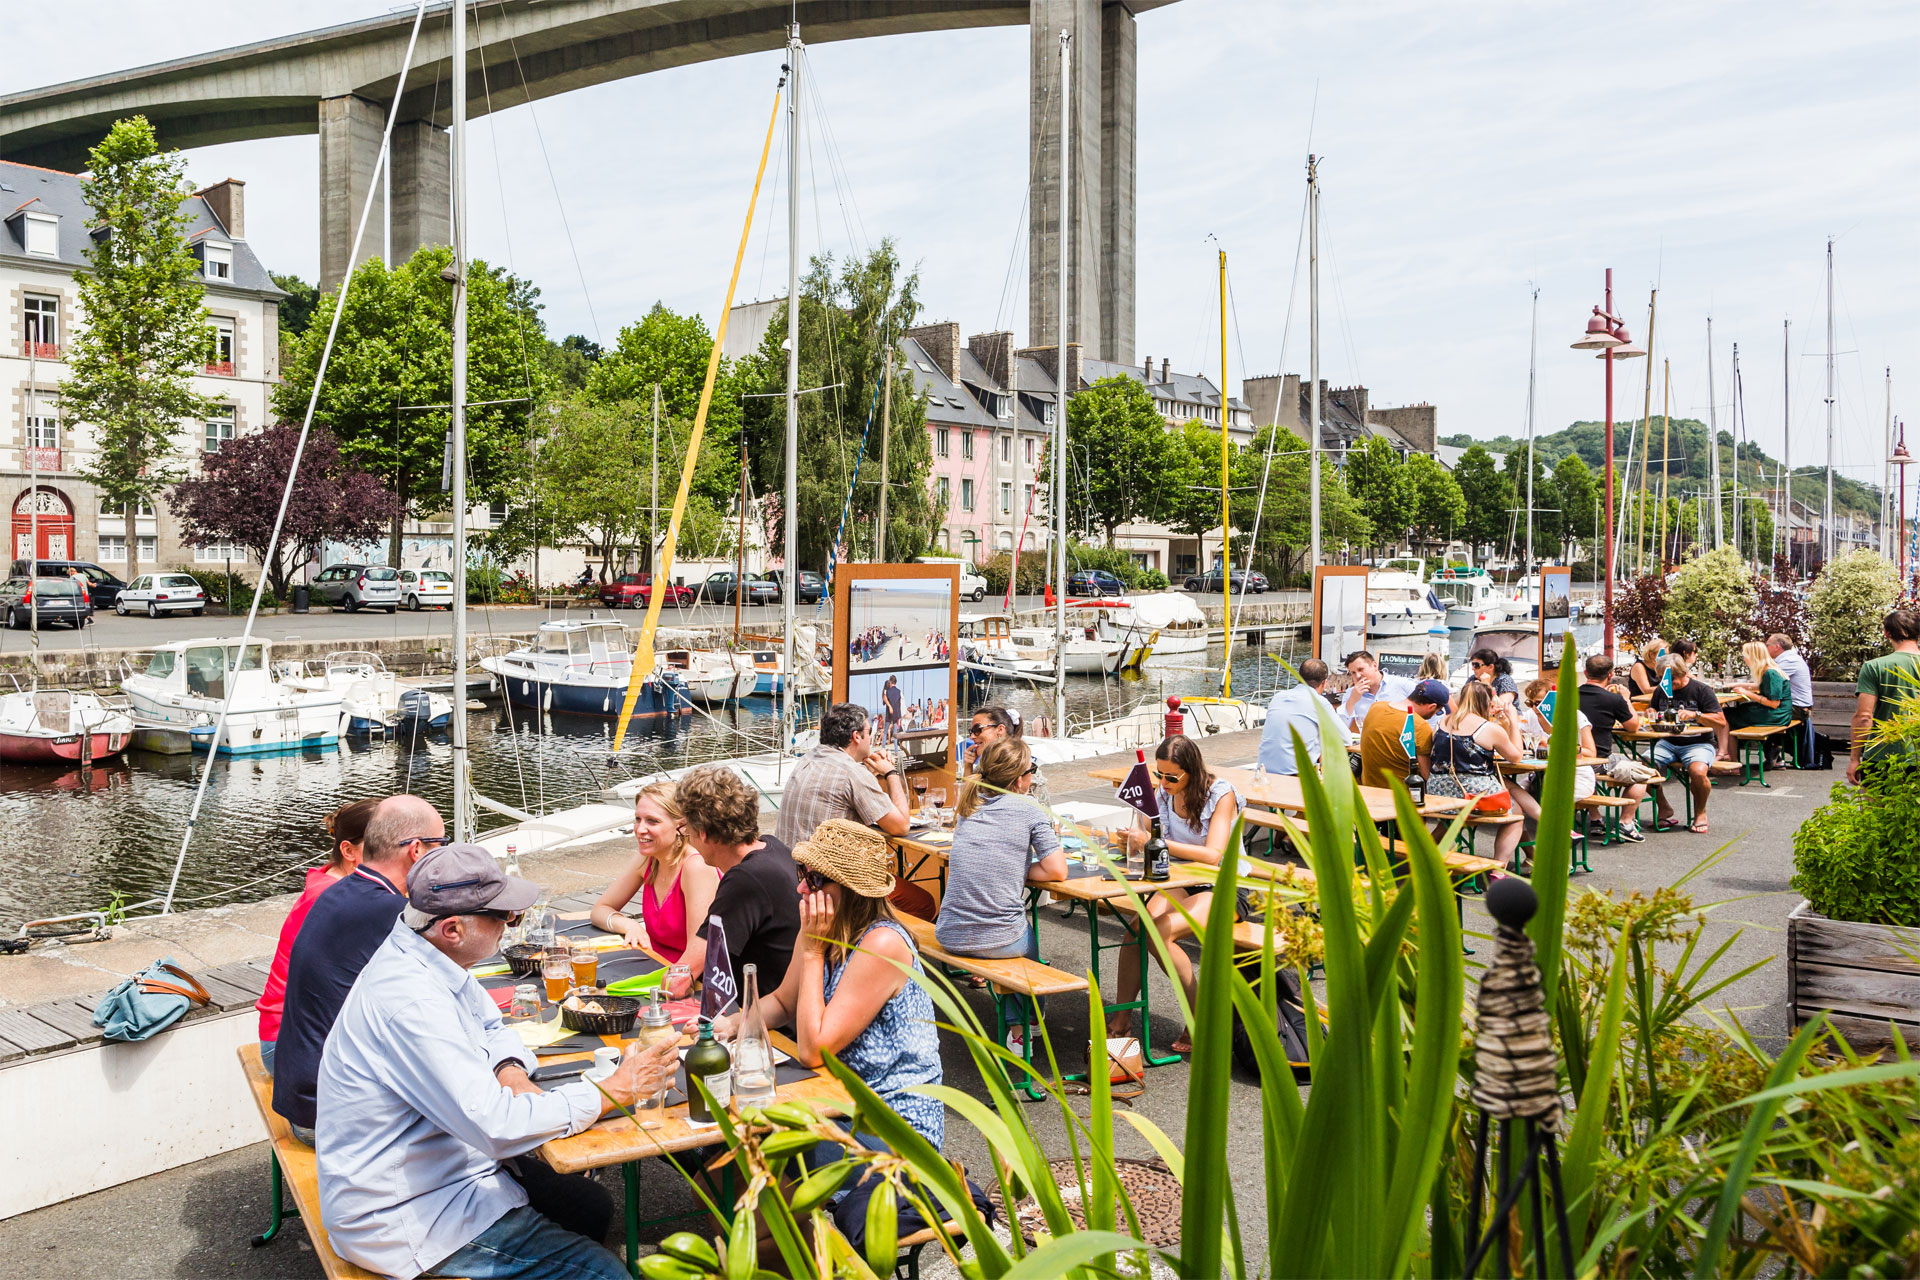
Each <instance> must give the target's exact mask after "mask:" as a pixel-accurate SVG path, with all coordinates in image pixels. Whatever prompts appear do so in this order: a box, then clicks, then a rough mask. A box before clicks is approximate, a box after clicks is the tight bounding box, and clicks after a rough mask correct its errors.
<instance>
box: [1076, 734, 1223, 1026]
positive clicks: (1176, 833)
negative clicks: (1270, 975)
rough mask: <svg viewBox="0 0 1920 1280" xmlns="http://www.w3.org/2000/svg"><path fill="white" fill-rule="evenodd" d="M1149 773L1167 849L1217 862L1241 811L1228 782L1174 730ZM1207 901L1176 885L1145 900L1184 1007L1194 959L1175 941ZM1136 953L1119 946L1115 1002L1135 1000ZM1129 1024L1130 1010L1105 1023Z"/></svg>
mask: <svg viewBox="0 0 1920 1280" xmlns="http://www.w3.org/2000/svg"><path fill="white" fill-rule="evenodd" d="M1153 777H1154V801H1155V802H1156V803H1157V804H1158V805H1159V808H1160V832H1161V838H1162V839H1164V840H1165V841H1166V842H1167V851H1168V852H1169V853H1171V854H1172V855H1173V856H1174V857H1176V858H1185V859H1186V860H1188V861H1189V862H1204V863H1207V864H1209V865H1211V866H1216V867H1217V866H1219V865H1220V857H1221V855H1222V854H1223V853H1224V852H1225V851H1226V847H1227V841H1228V839H1229V838H1230V837H1231V836H1232V835H1233V821H1234V819H1235V818H1237V817H1238V816H1239V814H1240V797H1239V795H1238V794H1236V793H1235V791H1234V789H1233V785H1232V784H1231V783H1229V782H1227V781H1226V780H1224V779H1221V778H1216V777H1214V776H1213V774H1212V773H1210V772H1209V771H1208V770H1207V762H1206V758H1205V757H1203V756H1202V755H1201V754H1200V747H1199V745H1198V744H1197V743H1195V742H1194V740H1193V739H1192V738H1189V737H1187V736H1186V735H1184V734H1178V733H1176V734H1174V735H1173V736H1172V737H1169V738H1165V739H1162V740H1161V743H1160V745H1159V746H1157V747H1155V748H1154V749H1153ZM1126 835H1127V841H1128V843H1129V844H1130V845H1132V846H1135V847H1140V846H1144V845H1145V844H1146V842H1147V832H1146V831H1145V830H1142V829H1140V828H1135V829H1134V830H1132V831H1129V832H1127V833H1126ZM1212 902H1213V894H1212V893H1210V892H1200V893H1189V892H1187V891H1185V890H1178V889H1175V890H1170V891H1168V892H1166V893H1156V894H1154V895H1153V896H1152V897H1150V898H1148V899H1147V910H1148V911H1149V912H1150V913H1151V915H1152V919H1153V927H1154V928H1155V929H1156V930H1158V931H1159V934H1160V936H1161V937H1162V938H1164V939H1166V942H1167V954H1168V955H1170V956H1171V957H1172V958H1173V974H1172V977H1173V978H1174V979H1175V980H1176V981H1177V982H1179V984H1180V985H1181V986H1182V987H1184V988H1186V992H1187V1002H1188V1004H1189V1005H1191V1004H1192V1003H1193V1001H1194V1000H1195V999H1196V998H1197V997H1198V995H1199V988H1198V986H1197V985H1196V981H1197V980H1196V978H1195V976H1194V972H1193V961H1192V960H1191V959H1190V958H1189V957H1188V956H1187V953H1186V952H1185V951H1183V950H1182V949H1181V948H1180V947H1179V946H1177V945H1175V944H1176V943H1177V942H1178V941H1179V940H1180V939H1181V938H1185V937H1188V936H1190V935H1191V934H1192V933H1193V931H1194V930H1195V929H1197V928H1200V927H1202V926H1204V925H1205V924H1206V923H1207V908H1208V907H1209V906H1210V905H1211V904H1212ZM1176 904H1177V905H1178V906H1180V907H1184V908H1185V914H1184V915H1183V914H1182V913H1181V912H1180V911H1177V910H1175V906H1176ZM1231 905H1232V904H1229V907H1231ZM1189 917H1191V920H1189ZM1138 954H1139V953H1138V952H1137V951H1136V950H1135V949H1134V948H1133V947H1122V948H1121V949H1120V990H1119V994H1118V995H1117V996H1116V997H1115V1001H1114V1002H1115V1003H1116V1004H1126V1003H1127V1002H1128V1001H1130V1000H1135V999H1138V998H1139V995H1140V961H1139V960H1138V958H1137V957H1138ZM1156 954H1157V953H1156ZM1132 1025H1133V1015H1132V1014H1131V1013H1122V1014H1118V1015H1116V1016H1115V1017H1114V1018H1112V1019H1111V1020H1110V1021H1109V1022H1108V1024H1107V1034H1108V1035H1110V1036H1124V1035H1126V1034H1127V1033H1128V1031H1129V1030H1130V1029H1131V1027H1132ZM1172 1047H1173V1051H1174V1052H1175V1053H1187V1052H1190V1051H1191V1050H1192V1048H1193V1044H1192V1042H1191V1041H1189V1040H1188V1038H1187V1032H1185V1031H1182V1032H1181V1033H1180V1038H1179V1039H1178V1040H1175V1041H1174V1042H1173V1046H1172Z"/></svg>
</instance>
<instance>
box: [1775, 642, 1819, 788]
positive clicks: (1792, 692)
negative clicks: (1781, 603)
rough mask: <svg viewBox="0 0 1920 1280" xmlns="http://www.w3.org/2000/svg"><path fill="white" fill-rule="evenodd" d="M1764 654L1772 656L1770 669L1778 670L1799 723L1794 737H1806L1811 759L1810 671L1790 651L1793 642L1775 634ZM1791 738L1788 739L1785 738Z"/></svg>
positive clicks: (1805, 661) (1794, 652)
mask: <svg viewBox="0 0 1920 1280" xmlns="http://www.w3.org/2000/svg"><path fill="white" fill-rule="evenodd" d="M1767 652H1768V653H1770V654H1772V655H1773V665H1774V666H1776V667H1778V668H1780V674H1781V675H1783V676H1785V677H1786V678H1787V696H1788V699H1789V700H1790V701H1791V702H1792V703H1793V712H1794V717H1795V719H1797V720H1798V721H1799V722H1800V727H1799V728H1798V729H1797V730H1796V732H1798V733H1803V734H1807V735H1808V741H1807V743H1806V753H1807V754H1806V758H1807V759H1809V760H1811V759H1812V758H1813V742H1812V738H1811V735H1812V733H1813V671H1812V669H1811V668H1809V667H1808V666H1807V660H1806V659H1805V658H1803V657H1801V656H1800V651H1799V650H1798V649H1796V648H1794V647H1793V641H1792V640H1791V639H1790V638H1789V637H1787V636H1785V635H1782V634H1781V633H1780V632H1778V631H1776V632H1774V633H1773V634H1772V635H1770V636H1768V637H1767ZM1788 736H1792V735H1788Z"/></svg>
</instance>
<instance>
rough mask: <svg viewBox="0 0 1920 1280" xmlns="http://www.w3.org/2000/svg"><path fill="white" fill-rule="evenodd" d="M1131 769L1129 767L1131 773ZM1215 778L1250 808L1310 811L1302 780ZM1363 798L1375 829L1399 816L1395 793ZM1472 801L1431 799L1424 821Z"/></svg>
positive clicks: (1246, 773) (1117, 772)
mask: <svg viewBox="0 0 1920 1280" xmlns="http://www.w3.org/2000/svg"><path fill="white" fill-rule="evenodd" d="M1130 768H1131V766H1128V769H1130ZM1128 769H1118V768H1116V769H1089V770H1088V771H1087V774H1088V776H1089V777H1094V778H1103V779H1105V780H1107V781H1109V782H1113V783H1115V784H1116V785H1117V784H1119V783H1121V782H1124V781H1125V780H1126V776H1127V772H1128ZM1213 774H1214V776H1215V777H1216V778H1224V779H1226V780H1227V781H1228V782H1230V783H1232V784H1233V789H1234V790H1235V791H1237V792H1239V793H1240V799H1241V800H1242V801H1244V802H1245V803H1247V804H1250V805H1256V806H1258V807H1260V808H1262V809H1279V810H1281V811H1283V812H1286V813H1305V812H1306V810H1307V799H1306V792H1305V791H1304V790H1303V789H1302V788H1301V786H1300V779H1299V778H1298V777H1296V776H1295V775H1293V774H1290V773H1270V774H1268V775H1267V780H1266V783H1265V785H1263V786H1261V787H1258V788H1256V787H1255V786H1254V785H1253V770H1251V769H1242V768H1239V767H1237V766H1233V765H1223V766H1220V767H1217V768H1215V769H1214V770H1213ZM1358 790H1359V792H1360V798H1361V799H1362V800H1363V801H1365V803H1366V806H1367V817H1368V819H1369V820H1370V821H1372V822H1373V823H1374V824H1375V825H1378V824H1380V823H1382V822H1394V821H1397V820H1398V818H1399V812H1398V810H1397V809H1395V807H1394V803H1393V792H1391V791H1389V790H1388V789H1387V788H1385V787H1360V788H1358ZM1472 803H1473V801H1472V800H1470V799H1469V800H1463V799H1460V798H1458V797H1455V796H1428V797H1427V803H1426V806H1425V807H1424V808H1422V809H1421V810H1420V816H1421V817H1424V818H1447V817H1451V816H1453V815H1454V814H1456V813H1458V812H1459V811H1460V810H1462V809H1464V808H1466V807H1467V806H1468V805H1470V804H1472Z"/></svg>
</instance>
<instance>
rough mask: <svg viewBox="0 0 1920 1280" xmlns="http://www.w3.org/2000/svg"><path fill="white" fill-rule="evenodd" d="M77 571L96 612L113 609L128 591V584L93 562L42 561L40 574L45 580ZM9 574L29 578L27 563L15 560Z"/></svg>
mask: <svg viewBox="0 0 1920 1280" xmlns="http://www.w3.org/2000/svg"><path fill="white" fill-rule="evenodd" d="M75 570H78V571H79V573H80V575H81V576H82V577H84V578H85V579H86V580H87V597H88V598H89V599H90V600H91V601H92V602H93V607H94V610H95V612H98V611H99V610H101V609H111V608H113V602H114V601H116V600H118V599H119V598H120V593H121V592H122V591H124V590H125V589H126V585H127V584H126V583H124V582H122V581H120V579H118V578H116V577H114V576H113V575H112V574H110V573H108V572H107V571H106V570H105V569H102V568H101V567H100V566H99V565H97V564H95V563H93V561H91V560H42V561H41V562H40V568H39V573H40V576H41V577H43V578H53V577H59V576H61V575H63V574H64V575H65V576H67V577H72V576H73V574H74V572H75ZM7 572H8V574H9V575H11V576H12V577H15V578H24V577H26V576H27V562H26V561H25V560H15V561H14V562H13V568H11V569H9V570H8V571H7Z"/></svg>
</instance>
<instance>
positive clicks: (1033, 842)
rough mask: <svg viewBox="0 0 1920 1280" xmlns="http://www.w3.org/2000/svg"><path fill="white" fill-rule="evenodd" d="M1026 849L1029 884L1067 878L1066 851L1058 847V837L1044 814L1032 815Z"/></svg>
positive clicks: (1037, 812)
mask: <svg viewBox="0 0 1920 1280" xmlns="http://www.w3.org/2000/svg"><path fill="white" fill-rule="evenodd" d="M1027 847H1028V848H1029V850H1030V851H1031V853H1030V855H1029V856H1030V857H1031V861H1030V862H1029V863H1028V864H1027V879H1028V881H1029V882H1033V883H1045V882H1046V881H1048V880H1065V879H1066V878H1067V851H1066V850H1065V849H1062V848H1061V847H1060V837H1059V836H1057V835H1055V834H1054V831H1053V823H1051V822H1049V821H1048V820H1047V815H1046V814H1045V813H1044V812H1040V811H1038V810H1036V811H1035V813H1034V815H1033V824H1032V825H1031V826H1030V827H1028V829H1027Z"/></svg>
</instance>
